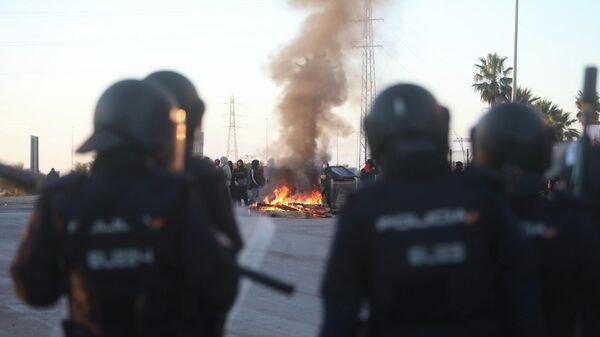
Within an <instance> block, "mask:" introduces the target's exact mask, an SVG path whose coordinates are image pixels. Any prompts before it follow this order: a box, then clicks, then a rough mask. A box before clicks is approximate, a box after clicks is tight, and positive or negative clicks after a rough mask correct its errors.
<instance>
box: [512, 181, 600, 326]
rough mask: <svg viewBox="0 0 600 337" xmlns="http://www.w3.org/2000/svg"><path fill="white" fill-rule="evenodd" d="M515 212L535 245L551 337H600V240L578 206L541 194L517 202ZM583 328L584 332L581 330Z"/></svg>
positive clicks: (565, 198)
mask: <svg viewBox="0 0 600 337" xmlns="http://www.w3.org/2000/svg"><path fill="white" fill-rule="evenodd" d="M510 201H511V204H512V208H513V210H514V211H515V213H516V214H517V216H518V217H519V222H520V224H521V226H522V227H523V229H524V230H525V232H526V235H527V237H528V238H529V239H530V240H531V242H532V244H533V247H534V250H535V257H536V264H537V270H538V272H539V275H540V279H541V281H542V282H541V284H542V287H541V289H542V307H543V313H544V319H545V321H546V325H547V326H548V331H549V332H550V335H551V336H555V337H568V336H575V334H576V330H577V329H580V331H581V332H582V336H600V237H599V236H598V232H597V230H596V229H595V228H594V226H593V223H592V219H591V217H590V216H589V212H588V210H587V209H585V208H584V207H583V206H582V205H581V204H580V203H579V202H578V201H577V200H575V199H573V198H570V197H568V196H566V195H561V194H556V193H555V194H553V195H552V196H551V198H550V199H542V198H541V197H539V196H538V194H537V193H536V191H535V190H533V191H531V193H529V194H523V195H520V196H512V197H511V199H510ZM578 326H579V328H578Z"/></svg>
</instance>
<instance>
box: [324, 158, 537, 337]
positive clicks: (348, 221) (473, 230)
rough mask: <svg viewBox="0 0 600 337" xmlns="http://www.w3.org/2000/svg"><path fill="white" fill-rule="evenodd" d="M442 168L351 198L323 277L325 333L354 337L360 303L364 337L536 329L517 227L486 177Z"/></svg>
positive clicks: (531, 285)
mask: <svg viewBox="0 0 600 337" xmlns="http://www.w3.org/2000/svg"><path fill="white" fill-rule="evenodd" d="M423 171H427V169H423ZM439 171H440V172H439V173H438V174H437V175H427V176H421V177H415V176H412V177H405V178H401V177H384V178H382V179H381V180H378V181H377V182H376V183H375V184H374V185H372V186H370V187H367V188H365V189H363V190H361V191H359V192H357V193H356V194H355V195H354V196H353V197H351V198H350V200H349V201H348V204H347V205H346V207H345V210H344V211H343V213H342V216H341V218H340V220H339V224H338V228H337V233H336V236H335V241H334V245H333V248H332V251H331V256H330V260H329V262H328V267H327V271H326V274H325V279H324V283H323V288H322V295H323V297H324V299H325V324H324V326H323V329H322V333H321V336H322V337H330V336H355V335H356V333H357V329H358V325H359V321H358V320H359V309H360V306H361V303H362V302H363V301H367V302H368V304H369V307H370V315H369V316H370V317H369V320H368V323H367V336H428V337H429V336H539V333H540V329H541V327H540V317H539V308H537V305H536V304H537V303H536V295H535V294H536V288H535V282H534V280H533V277H532V275H531V273H530V270H531V264H530V262H531V260H530V257H531V256H530V250H529V249H528V245H527V243H526V240H525V238H524V236H523V235H522V232H521V231H520V230H519V229H518V227H517V225H516V223H515V222H512V221H511V220H510V218H509V217H508V214H509V213H506V209H505V208H504V207H503V206H502V203H501V202H500V201H498V200H497V198H496V196H495V193H494V190H492V189H491V188H488V187H487V186H488V182H487V180H484V179H483V178H482V177H480V176H479V175H478V174H476V173H470V174H467V173H465V174H463V175H451V174H450V173H449V169H448V168H446V169H439ZM441 171H444V173H442V172H441ZM457 191H460V193H456V192H457Z"/></svg>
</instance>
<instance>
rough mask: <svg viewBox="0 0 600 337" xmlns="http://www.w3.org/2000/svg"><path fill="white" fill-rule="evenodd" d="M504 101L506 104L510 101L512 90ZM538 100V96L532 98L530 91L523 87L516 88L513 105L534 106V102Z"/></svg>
mask: <svg viewBox="0 0 600 337" xmlns="http://www.w3.org/2000/svg"><path fill="white" fill-rule="evenodd" d="M506 100H507V102H510V101H512V90H511V92H510V94H509V95H508V97H507V99H506ZM539 100H540V98H539V97H538V96H534V95H533V92H532V91H531V89H529V88H523V87H518V88H517V101H516V102H515V103H519V104H524V105H530V106H533V105H535V102H537V101H539Z"/></svg>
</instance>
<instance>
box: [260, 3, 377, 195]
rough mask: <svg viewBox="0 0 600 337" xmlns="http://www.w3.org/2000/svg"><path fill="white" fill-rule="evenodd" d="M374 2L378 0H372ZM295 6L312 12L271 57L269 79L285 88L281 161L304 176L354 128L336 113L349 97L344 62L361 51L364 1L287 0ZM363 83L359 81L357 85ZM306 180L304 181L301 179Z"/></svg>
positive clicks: (281, 112)
mask: <svg viewBox="0 0 600 337" xmlns="http://www.w3.org/2000/svg"><path fill="white" fill-rule="evenodd" d="M373 2H374V3H375V1H373ZM289 3H290V4H291V5H292V6H295V7H297V8H301V9H309V10H311V14H310V15H309V16H308V17H307V18H306V20H305V21H304V23H303V25H302V28H301V30H300V32H299V34H298V35H297V36H296V37H295V38H294V39H293V40H291V41H290V42H289V43H288V44H287V45H286V46H284V47H283V49H281V50H280V51H279V52H278V53H277V54H276V56H275V58H274V59H273V60H272V63H271V68H270V69H271V77H272V79H273V80H274V81H275V83H276V84H278V85H279V86H282V87H283V92H282V96H281V99H280V102H279V105H278V114H279V123H280V139H279V142H278V146H279V147H280V148H279V153H278V156H277V160H278V164H280V165H282V166H285V167H288V168H290V169H292V170H293V171H295V172H297V174H300V173H302V172H304V174H305V175H308V177H306V179H307V180H309V183H311V184H314V183H315V181H316V177H315V176H314V174H309V173H308V172H310V171H311V168H313V170H312V171H314V167H316V166H317V165H318V166H320V165H321V163H322V162H323V161H329V159H330V157H331V156H330V154H329V153H328V152H327V149H328V145H329V141H330V137H335V135H336V131H339V134H340V135H342V136H347V135H349V134H350V132H351V127H350V125H348V123H347V122H345V121H344V120H343V119H341V118H339V117H338V116H337V115H335V114H334V113H333V112H332V109H333V108H335V107H338V106H341V105H342V104H344V103H345V102H346V100H347V99H348V90H349V88H348V80H347V76H346V75H347V69H346V64H347V63H348V62H347V61H348V60H349V58H350V57H352V56H358V55H360V54H359V53H356V52H353V51H352V46H353V45H357V44H360V38H361V29H362V24H361V23H360V22H357V19H360V18H361V17H362V13H363V10H364V8H365V7H364V6H365V3H366V0H289ZM357 85H359V84H357ZM303 180H304V179H303Z"/></svg>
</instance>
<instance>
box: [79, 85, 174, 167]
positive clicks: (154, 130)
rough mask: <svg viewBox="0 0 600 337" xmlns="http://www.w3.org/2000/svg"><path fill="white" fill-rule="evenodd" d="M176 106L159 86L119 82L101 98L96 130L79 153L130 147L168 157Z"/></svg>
mask: <svg viewBox="0 0 600 337" xmlns="http://www.w3.org/2000/svg"><path fill="white" fill-rule="evenodd" d="M174 107H175V101H174V99H173V98H171V96H170V95H169V94H168V93H167V92H165V91H164V90H162V89H161V88H159V87H158V86H156V85H152V84H150V83H145V82H143V81H139V80H124V81H120V82H117V83H115V84H113V85H112V86H110V87H109V88H108V89H107V90H106V91H105V92H104V93H103V94H102V96H101V97H100V99H99V100H98V104H97V105H96V110H95V112H94V132H93V134H92V136H91V137H90V138H88V139H87V140H86V141H85V142H84V143H83V144H82V145H81V146H80V147H79V149H78V150H77V152H80V153H85V152H90V151H96V152H98V153H102V152H107V151H109V150H113V149H116V148H123V147H127V148H130V149H132V150H134V151H141V152H143V153H145V154H147V155H150V156H152V157H155V158H157V157H158V156H159V155H161V156H167V155H168V154H169V152H170V151H171V148H172V140H173V132H174V128H173V123H172V122H171V119H170V114H171V111H172V110H173V109H174ZM163 159H166V158H163Z"/></svg>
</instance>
